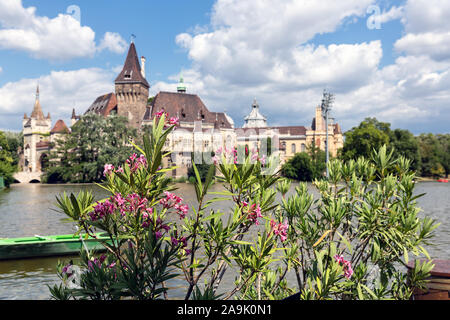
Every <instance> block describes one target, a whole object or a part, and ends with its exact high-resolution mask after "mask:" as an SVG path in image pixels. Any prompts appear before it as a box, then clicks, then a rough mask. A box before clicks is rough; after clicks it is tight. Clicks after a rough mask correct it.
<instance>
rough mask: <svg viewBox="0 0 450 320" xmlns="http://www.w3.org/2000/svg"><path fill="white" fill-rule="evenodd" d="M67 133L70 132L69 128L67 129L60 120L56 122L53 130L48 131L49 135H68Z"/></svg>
mask: <svg viewBox="0 0 450 320" xmlns="http://www.w3.org/2000/svg"><path fill="white" fill-rule="evenodd" d="M69 132H70V130H69V128H67V126H66V124H65V123H64V121H63V120H61V119H59V120H58V121H56V123H55V125H54V127H53V129H52V130H50V133H69Z"/></svg>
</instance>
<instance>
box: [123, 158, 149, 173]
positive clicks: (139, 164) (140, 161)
mask: <svg viewBox="0 0 450 320" xmlns="http://www.w3.org/2000/svg"><path fill="white" fill-rule="evenodd" d="M127 165H128V166H129V167H130V170H131V172H132V173H134V172H136V171H137V170H139V169H140V168H147V158H145V156H144V155H143V154H141V155H140V156H139V157H138V156H137V154H136V153H133V154H132V155H131V156H130V157H129V158H128V159H127Z"/></svg>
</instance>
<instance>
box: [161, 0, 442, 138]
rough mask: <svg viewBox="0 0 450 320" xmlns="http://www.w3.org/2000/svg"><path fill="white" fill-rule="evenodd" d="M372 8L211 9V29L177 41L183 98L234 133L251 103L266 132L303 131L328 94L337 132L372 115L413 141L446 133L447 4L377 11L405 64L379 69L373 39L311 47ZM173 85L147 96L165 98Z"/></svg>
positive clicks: (333, 4)
mask: <svg viewBox="0 0 450 320" xmlns="http://www.w3.org/2000/svg"><path fill="white" fill-rule="evenodd" d="M372 3H373V1H326V2H325V3H324V1H322V2H314V1H284V2H282V3H281V2H277V3H276V4H275V3H274V2H273V1H238V0H218V1H217V2H216V3H215V5H214V9H213V12H212V15H211V24H210V26H209V28H204V31H202V30H200V31H198V30H197V31H198V32H196V33H192V32H191V33H182V34H179V35H178V36H177V37H176V43H177V44H178V45H179V46H180V47H182V48H185V49H186V50H187V53H188V56H189V58H190V59H191V60H192V67H191V69H190V70H188V72H187V71H186V70H185V71H183V75H184V79H185V82H187V83H188V86H187V89H188V92H193V93H197V94H199V96H200V97H201V98H202V99H203V100H204V101H205V103H206V104H207V106H208V107H210V108H211V109H212V110H217V111H219V110H224V109H226V110H227V111H228V113H230V114H231V115H232V116H233V118H234V120H235V122H236V124H237V125H241V124H242V119H243V117H244V116H245V115H246V114H248V112H249V111H250V106H251V102H252V100H253V98H254V97H255V96H256V97H257V99H258V101H259V102H260V107H261V110H262V112H263V113H264V114H266V115H267V116H268V119H269V123H270V124H272V125H282V124H297V125H310V123H311V119H312V117H313V114H314V107H315V106H316V105H318V104H319V103H320V100H321V98H322V97H321V95H322V90H323V88H327V89H329V90H331V91H332V92H334V93H336V102H335V105H334V108H333V115H334V116H335V118H336V120H337V121H338V122H339V123H340V124H341V125H342V126H343V128H344V130H347V129H350V128H351V127H352V126H354V125H357V124H358V123H359V122H360V121H361V120H363V119H364V118H365V117H369V116H376V117H379V120H381V121H388V122H392V123H393V126H403V127H406V128H409V129H411V130H412V131H415V132H424V131H426V130H440V131H441V132H442V131H445V130H447V131H448V129H444V128H445V127H448V125H447V124H448V123H449V122H450V115H449V112H448V111H447V109H448V108H447V105H448V104H447V103H448V101H449V98H450V94H449V92H448V88H449V87H450V86H449V85H450V64H449V63H448V61H446V60H445V59H446V58H447V57H448V56H447V52H448V49H447V48H449V47H450V46H449V45H447V43H450V41H448V40H450V39H447V35H446V33H447V32H449V31H450V23H449V21H450V12H449V14H447V6H448V7H450V4H449V5H447V4H445V5H444V4H441V3H440V2H439V3H438V2H436V3H435V6H433V5H429V4H428V2H425V1H415V2H411V1H408V2H407V3H405V5H404V6H399V7H395V6H393V7H391V8H389V9H388V10H385V11H384V12H382V13H381V15H380V16H379V18H378V19H380V22H381V23H385V22H388V21H392V20H395V19H401V21H402V23H403V24H404V25H405V30H406V31H407V33H405V35H404V37H403V38H402V39H400V40H398V41H397V43H396V44H395V49H396V50H398V51H399V52H400V53H404V54H406V56H400V57H398V58H397V60H396V61H395V63H393V64H391V65H388V66H384V67H383V68H381V69H380V67H379V63H380V60H381V58H382V55H383V48H382V45H381V41H380V40H374V41H370V42H362V43H348V44H330V45H327V46H325V45H314V44H313V43H314V37H315V36H316V35H318V34H323V33H332V32H334V31H336V30H337V29H338V28H339V27H340V26H345V24H346V22H348V21H353V20H354V19H355V17H356V18H358V17H363V16H365V14H366V9H367V8H368V6H369V5H370V4H372ZM417 3H418V4H417ZM443 7H445V8H443ZM441 9H443V10H442V12H443V13H442V12H438V13H436V10H438V11H439V10H441ZM419 12H422V15H423V16H422V17H420V16H419V15H418V13H419ZM424 17H426V18H424ZM434 19H436V20H435V21H433V20H434ZM443 23H444V25H445V26H444V27H443ZM418 30H424V31H426V32H430V35H427V33H426V32H425V33H424V35H422V34H421V33H419V32H418ZM428 30H429V31H428ZM425 35H426V36H425ZM387 54H389V53H387ZM173 80H174V81H172V82H171V81H169V82H158V83H156V84H153V88H152V90H154V92H155V93H156V92H157V91H158V90H172V91H173V90H175V88H176V79H173ZM189 82H190V84H189ZM433 119H434V120H433ZM436 119H438V121H435V120H436ZM432 121H434V123H433V124H431V122H432ZM426 126H428V128H430V129H426Z"/></svg>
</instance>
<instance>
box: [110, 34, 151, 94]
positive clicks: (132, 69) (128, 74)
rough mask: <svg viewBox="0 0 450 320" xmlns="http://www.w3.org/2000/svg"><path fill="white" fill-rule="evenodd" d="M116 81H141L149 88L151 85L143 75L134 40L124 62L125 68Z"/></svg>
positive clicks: (117, 82)
mask: <svg viewBox="0 0 450 320" xmlns="http://www.w3.org/2000/svg"><path fill="white" fill-rule="evenodd" d="M115 83H116V84H124V83H140V84H143V85H144V86H145V87H147V88H149V87H150V85H149V84H148V82H147V80H146V79H145V78H144V77H143V76H142V72H141V65H140V64H139V58H138V55H137V52H136V46H135V45H134V42H131V44H130V48H129V49H128V54H127V58H126V59H125V63H124V64H123V69H122V71H121V72H120V73H119V75H118V76H117V78H116V81H115Z"/></svg>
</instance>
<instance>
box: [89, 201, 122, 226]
mask: <svg viewBox="0 0 450 320" xmlns="http://www.w3.org/2000/svg"><path fill="white" fill-rule="evenodd" d="M115 209H116V207H115V205H114V204H113V203H111V202H110V201H109V199H106V201H105V202H97V205H96V206H95V207H94V211H92V212H89V213H88V215H89V217H90V218H91V220H92V221H97V220H99V219H102V218H104V217H106V216H107V215H111V214H113V213H114V210H115Z"/></svg>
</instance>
